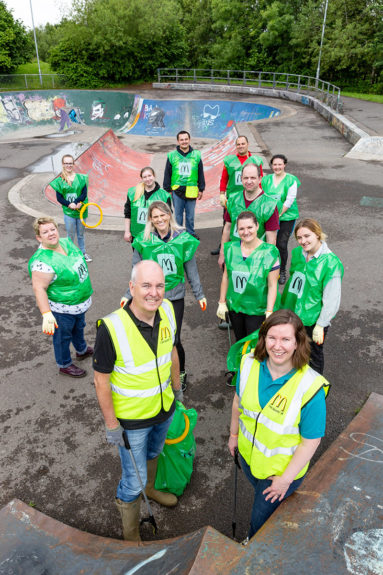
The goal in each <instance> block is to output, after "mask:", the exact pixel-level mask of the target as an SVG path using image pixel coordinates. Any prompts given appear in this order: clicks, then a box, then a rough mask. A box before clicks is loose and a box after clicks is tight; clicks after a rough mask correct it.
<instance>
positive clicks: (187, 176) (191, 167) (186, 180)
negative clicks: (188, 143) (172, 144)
mask: <svg viewBox="0 0 383 575" xmlns="http://www.w3.org/2000/svg"><path fill="white" fill-rule="evenodd" d="M168 160H169V162H170V163H171V165H172V177H171V186H172V190H176V189H177V188H178V187H180V186H186V191H185V197H186V198H189V199H193V198H196V197H197V196H198V164H199V163H200V160H201V152H200V151H199V150H192V151H191V152H189V153H188V154H187V155H186V156H183V155H182V154H180V153H179V152H178V150H173V151H172V152H169V154H168Z"/></svg>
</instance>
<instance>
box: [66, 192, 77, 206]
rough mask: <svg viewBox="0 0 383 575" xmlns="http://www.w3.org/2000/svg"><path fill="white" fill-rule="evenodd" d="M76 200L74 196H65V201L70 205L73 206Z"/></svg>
mask: <svg viewBox="0 0 383 575" xmlns="http://www.w3.org/2000/svg"><path fill="white" fill-rule="evenodd" d="M76 198H77V195H76V194H67V196H66V201H67V202H69V203H70V204H73V202H74V201H75V199H76Z"/></svg>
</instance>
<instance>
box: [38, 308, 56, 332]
mask: <svg viewBox="0 0 383 575" xmlns="http://www.w3.org/2000/svg"><path fill="white" fill-rule="evenodd" d="M55 327H57V328H58V327H59V326H58V325H57V322H56V318H55V316H54V315H53V313H52V312H51V311H46V312H44V313H43V327H42V330H43V333H47V334H48V335H53V334H54V332H55Z"/></svg>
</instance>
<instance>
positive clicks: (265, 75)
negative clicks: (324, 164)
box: [157, 68, 341, 110]
mask: <svg viewBox="0 0 383 575" xmlns="http://www.w3.org/2000/svg"><path fill="white" fill-rule="evenodd" d="M157 77H158V82H159V83H172V82H175V83H177V84H178V83H180V82H192V83H200V82H201V83H209V84H226V85H229V86H231V85H241V86H252V85H253V86H254V85H255V86H257V87H259V88H261V87H262V88H270V89H274V90H276V89H283V90H287V91H292V92H297V93H305V92H306V93H308V94H310V93H314V94H315V95H316V96H318V95H319V96H320V97H321V98H322V100H323V101H324V102H325V103H326V104H327V105H329V106H331V107H332V108H333V109H335V110H339V108H340V107H341V100H340V88H339V87H338V86H335V85H334V84H331V83H330V82H326V80H322V79H317V78H314V77H313V76H304V75H302V74H290V73H287V72H286V73H285V72H264V71H260V70H258V71H253V70H219V69H214V68H211V69H205V68H158V70H157Z"/></svg>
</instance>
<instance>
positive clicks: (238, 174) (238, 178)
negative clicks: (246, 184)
mask: <svg viewBox="0 0 383 575" xmlns="http://www.w3.org/2000/svg"><path fill="white" fill-rule="evenodd" d="M235 185H236V186H242V171H241V170H239V171H238V172H235Z"/></svg>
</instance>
